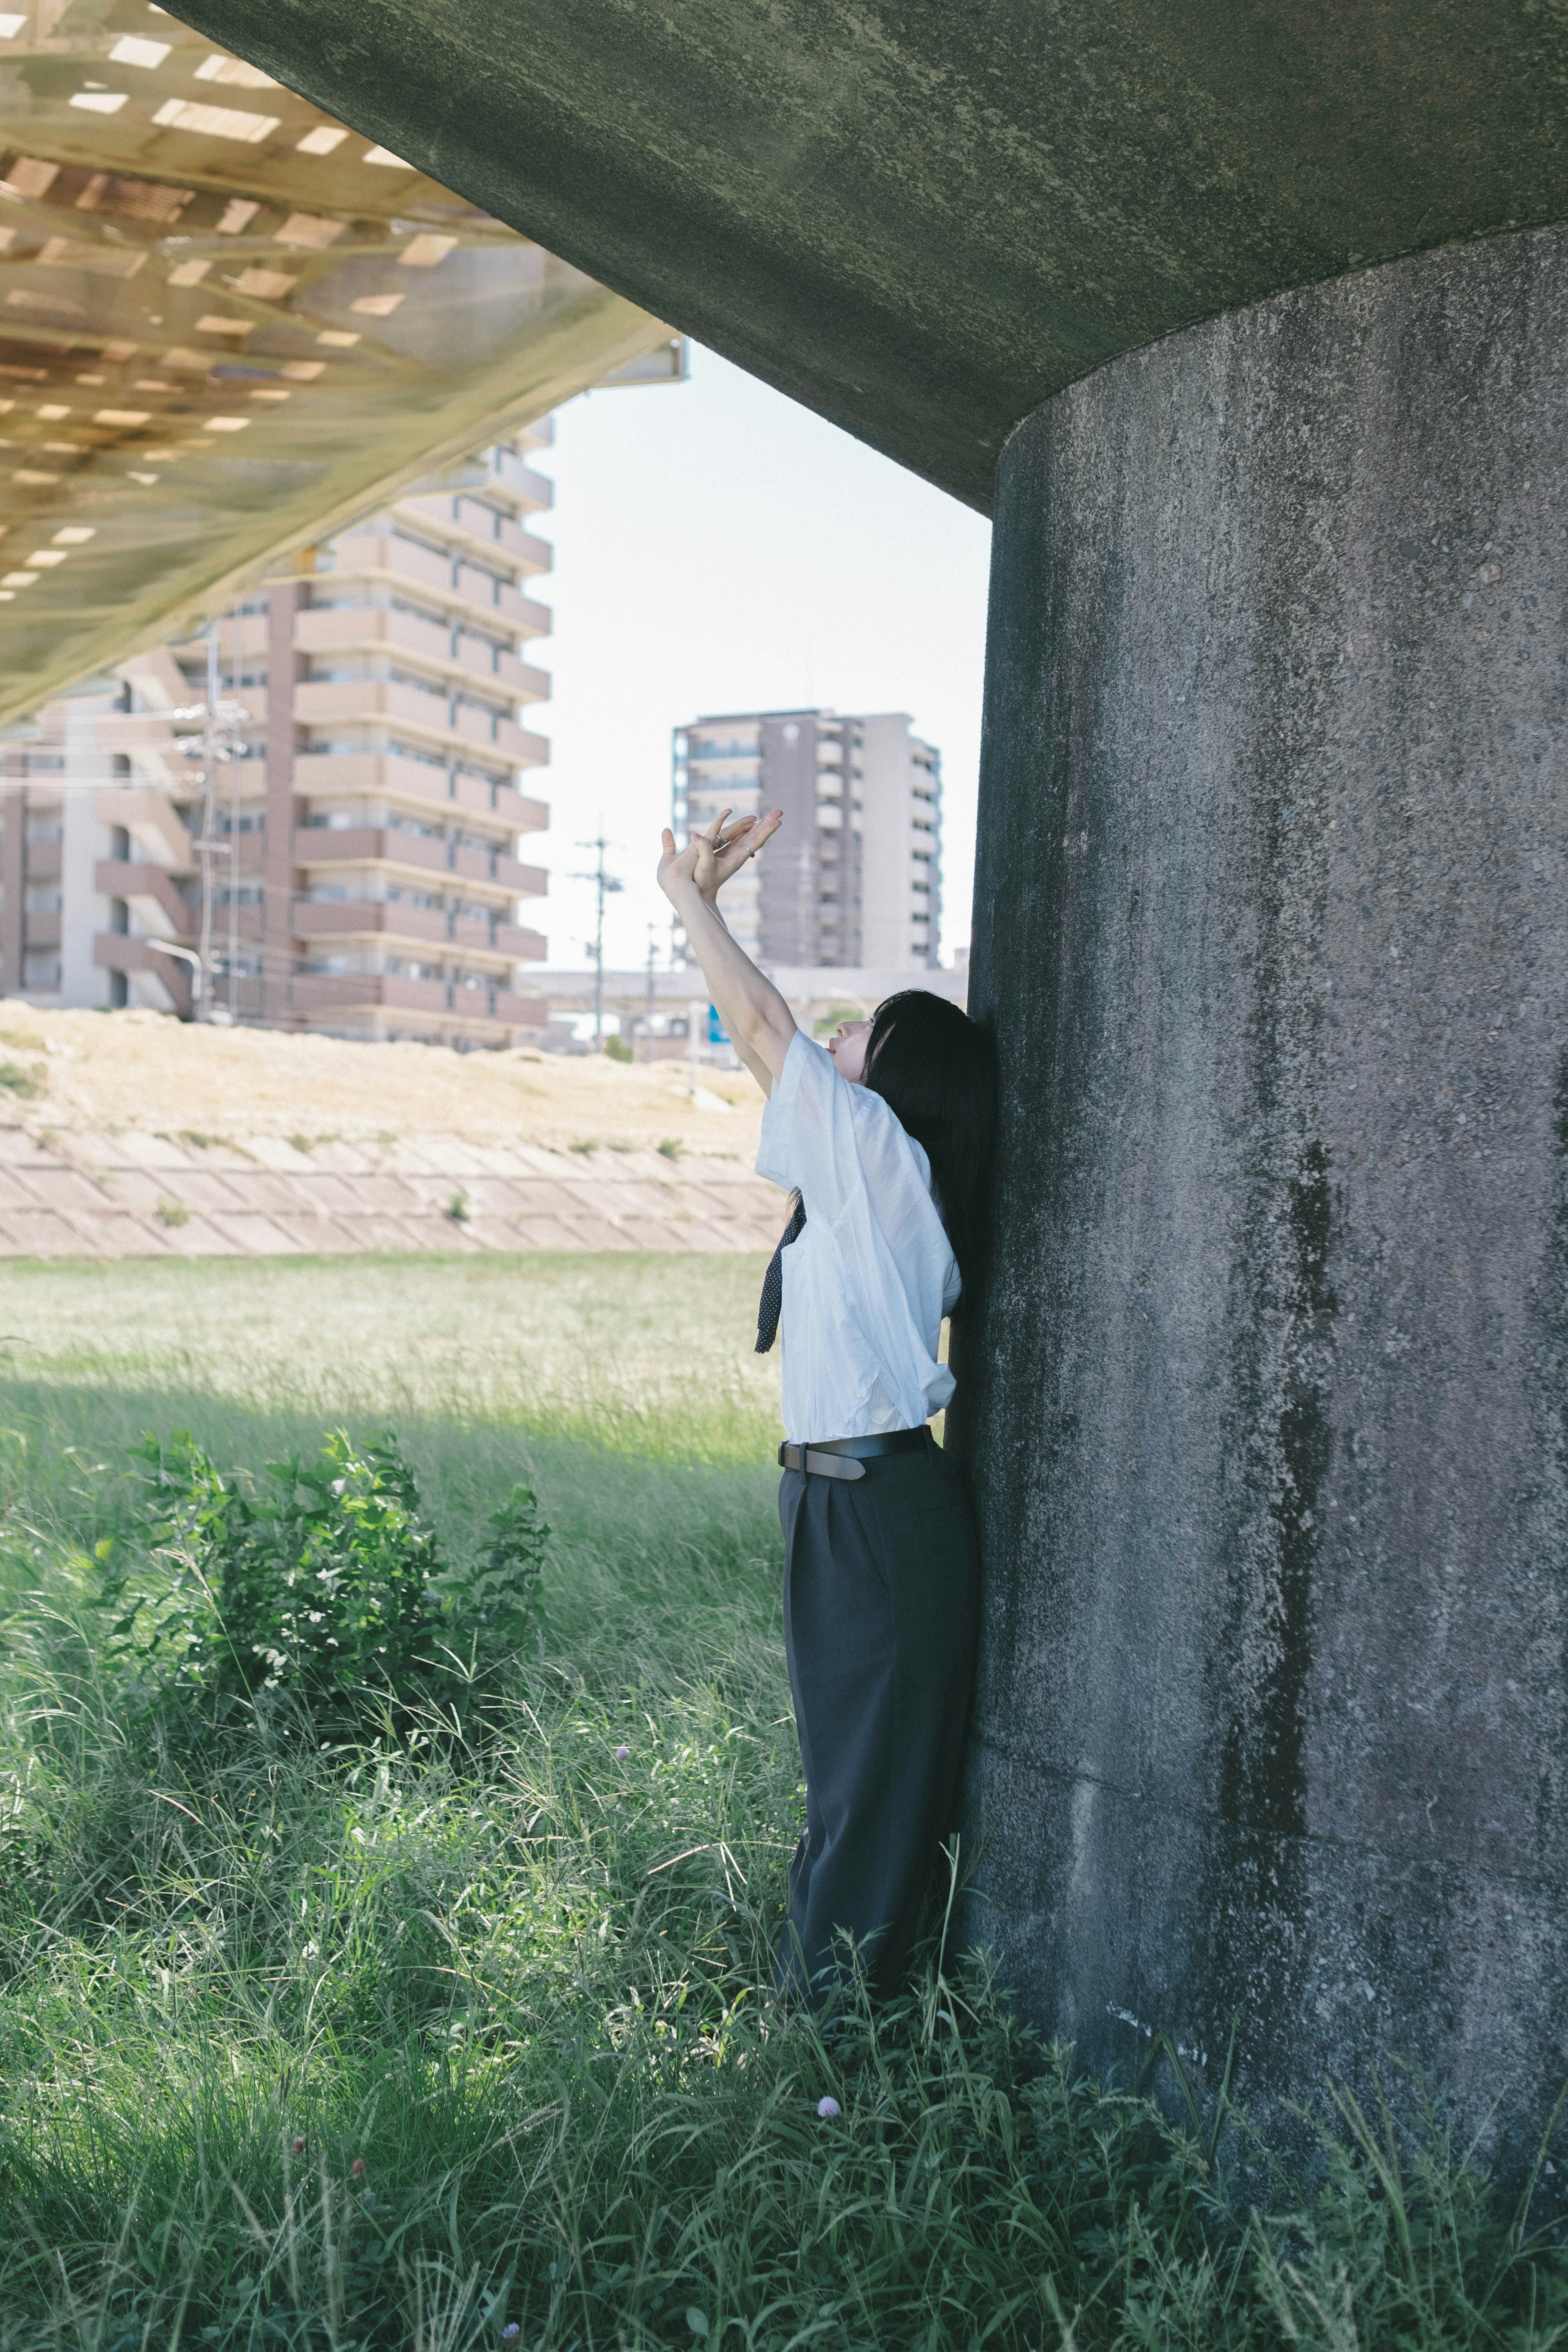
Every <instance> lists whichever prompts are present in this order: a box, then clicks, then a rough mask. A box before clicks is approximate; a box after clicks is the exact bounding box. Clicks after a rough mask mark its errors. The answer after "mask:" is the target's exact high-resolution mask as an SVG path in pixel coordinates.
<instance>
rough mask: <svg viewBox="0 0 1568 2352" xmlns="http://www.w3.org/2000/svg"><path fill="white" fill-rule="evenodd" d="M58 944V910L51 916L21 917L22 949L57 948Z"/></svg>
mask: <svg viewBox="0 0 1568 2352" xmlns="http://www.w3.org/2000/svg"><path fill="white" fill-rule="evenodd" d="M59 943H60V916H59V911H58V908H57V909H56V911H55V912H54V913H53V914H52V915H24V916H23V918H22V945H23V947H24V948H26V949H27V950H34V949H40V948H58V946H59Z"/></svg>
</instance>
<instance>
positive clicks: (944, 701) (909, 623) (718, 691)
mask: <svg viewBox="0 0 1568 2352" xmlns="http://www.w3.org/2000/svg"><path fill="white" fill-rule="evenodd" d="M535 462H536V463H537V464H538V466H539V467H540V470H541V471H542V472H544V473H549V474H551V475H552V476H553V477H554V479H555V484H556V506H555V511H554V513H553V514H552V515H550V516H542V517H540V518H539V520H538V522H537V524H536V526H535V527H536V528H537V529H539V530H540V531H541V534H542V536H544V537H548V538H550V539H552V541H554V544H555V551H556V552H555V571H554V575H553V577H552V578H551V579H550V580H548V581H545V582H542V583H540V584H541V587H542V591H543V593H544V596H545V598H546V600H547V601H548V602H549V603H550V604H552V606H553V608H554V613H555V633H554V636H553V638H552V639H548V640H546V642H545V644H544V645H543V646H542V647H541V648H540V652H541V655H542V661H543V664H544V667H547V668H548V669H549V670H550V672H551V674H552V678H553V681H554V695H553V699H552V701H551V702H550V703H548V704H546V705H545V706H544V707H543V708H542V709H539V710H536V711H534V712H532V713H531V714H530V715H529V719H530V723H531V724H532V725H534V726H536V727H539V728H540V729H541V730H542V732H544V733H546V734H548V735H549V736H550V738H551V739H552V754H551V758H552V764H551V765H550V767H549V768H547V769H546V770H544V772H542V775H540V776H539V778H538V779H537V788H538V789H539V790H540V792H541V793H542V795H543V797H544V798H546V799H547V800H548V801H549V802H550V803H551V807H552V827H551V830H550V832H549V833H548V834H546V835H534V836H532V837H531V840H530V841H529V842H528V843H527V844H526V845H525V847H524V851H523V855H524V856H527V857H530V858H531V859H533V860H535V861H536V862H537V863H539V864H541V865H544V866H549V867H550V868H551V869H552V881H551V895H550V897H549V898H547V899H546V900H545V901H544V902H543V903H542V906H541V907H540V908H539V909H538V910H537V912H535V910H534V909H533V908H530V909H529V910H528V912H529V915H530V917H531V919H533V920H535V921H537V922H539V924H540V927H541V928H542V929H543V930H544V931H545V932H546V934H547V935H548V937H549V940H550V961H551V963H552V965H555V966H558V967H560V966H568V967H577V968H581V966H582V965H583V963H584V961H586V958H585V955H584V943H585V942H586V941H587V940H589V939H591V937H592V934H593V892H592V890H591V889H590V888H589V887H587V886H585V885H584V884H580V883H574V882H571V881H569V880H565V879H561V880H557V879H556V878H555V877H557V876H562V877H564V876H565V875H566V874H568V873H569V872H570V870H571V869H572V868H573V867H574V866H587V865H591V864H592V862H593V861H592V857H591V856H590V855H587V854H585V853H584V852H583V851H582V850H580V849H578V848H577V847H576V846H575V844H576V842H577V841H578V840H579V839H584V838H586V837H587V836H588V835H592V834H594V833H595V832H596V831H597V829H598V818H599V814H600V812H601V810H602V811H603V813H604V819H605V831H606V832H607V833H608V834H609V835H610V836H611V838H612V840H613V841H614V842H615V843H616V845H617V846H616V850H615V852H614V854H613V857H612V860H611V870H612V871H613V872H616V873H618V874H619V875H620V876H621V877H623V878H624V880H625V881H626V886H627V887H626V891H625V893H624V894H623V895H622V896H621V897H619V898H615V899H613V900H612V901H611V902H610V915H609V920H608V923H607V925H606V934H605V937H606V959H605V960H606V961H607V962H611V963H615V964H618V965H624V964H628V963H629V964H638V965H640V964H641V963H642V962H643V961H644V959H645V958H646V956H647V924H648V922H649V920H650V919H657V920H658V921H659V922H660V923H661V926H662V925H663V923H664V922H665V920H666V919H667V918H668V908H667V907H666V905H665V902H664V900H663V899H662V898H660V896H659V894H658V889H657V887H656V886H655V884H654V882H653V879H652V873H653V866H654V864H655V862H656V860H657V856H658V833H659V828H660V826H661V825H662V824H665V823H666V822H667V820H668V806H669V736H670V730H671V728H672V727H674V726H676V725H677V724H678V723H679V722H680V721H682V720H684V719H693V718H695V717H697V716H698V714H699V713H700V712H701V711H706V710H744V709H779V708H782V707H787V706H789V705H800V704H807V705H809V704H814V703H818V702H820V703H825V704H827V705H830V706H831V707H833V708H835V709H839V710H907V711H909V712H910V715H911V717H912V719H913V720H914V723H915V726H916V729H917V730H918V732H920V733H921V734H922V735H924V736H926V737H927V739H928V740H931V741H932V742H934V743H937V744H939V745H940V746H941V749H942V766H943V776H944V781H945V785H946V796H945V797H946V851H945V859H944V864H945V869H946V870H945V874H944V893H943V895H944V898H945V899H946V904H947V913H946V917H945V919H944V922H943V936H942V956H943V961H951V960H952V950H953V948H954V946H955V945H963V944H965V943H967V941H968V938H969V900H970V890H971V885H972V875H973V837H974V785H975V764H976V760H977V757H978V753H979V744H980V687H981V665H982V659H983V655H984V630H985V572H986V564H987V562H988V560H989V552H990V526H989V524H988V523H986V522H985V520H984V519H983V518H982V517H981V516H979V515H977V514H974V513H973V512H972V511H971V509H968V508H967V507H963V506H960V505H959V504H958V503H957V502H956V500H954V499H950V498H947V497H945V496H944V495H943V493H942V491H940V490H934V489H932V488H930V486H929V485H928V484H926V483H924V482H921V481H917V480H916V478H915V477H914V476H913V475H912V474H909V473H906V472H905V471H904V470H903V468H902V467H899V466H895V465H893V464H892V463H891V462H890V461H889V459H888V458H886V457H879V456H878V455H877V453H876V452H875V451H873V450H871V449H868V448H867V447H865V446H864V445H863V444H862V443H860V442H858V441H856V440H853V439H852V438H851V437H850V436H849V435H848V434H847V433H841V432H840V431H839V430H838V429H837V427H836V426H834V425H826V424H824V423H823V421H822V420H821V419H820V418H819V417H816V416H814V415H812V414H811V413H810V412H809V411H808V410H806V409H805V408H801V407H798V406H797V405H796V404H795V402H793V401H789V400H786V399H784V397H783V395H782V394H778V393H776V392H773V391H770V390H769V389H768V388H767V387H766V386H765V385H763V384H761V383H757V382H756V381H755V380H754V379H753V378H752V377H750V376H748V375H746V374H744V373H742V371H741V370H740V369H738V368H734V367H731V366H730V365H729V363H728V362H726V361H724V360H721V359H720V358H718V357H717V356H716V355H715V354H714V353H712V352H707V351H702V350H700V349H698V350H694V351H693V352H692V354H691V379H690V381H689V383H683V384H669V385H657V386H648V387H639V388H637V389H627V390H618V391H613V392H597V393H590V394H587V395H586V396H585V397H584V398H583V399H580V400H576V401H574V402H573V403H572V404H570V406H568V407H566V408H564V409H563V410H562V411H561V412H560V413H559V415H558V416H557V418H556V446H555V447H554V448H553V449H552V450H549V451H546V452H542V453H541V454H540V456H539V457H538V458H537V459H536V460H535ZM661 939H662V940H668V931H667V930H661ZM662 960H663V959H662V956H661V961H662Z"/></svg>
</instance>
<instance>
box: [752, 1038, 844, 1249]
mask: <svg viewBox="0 0 1568 2352" xmlns="http://www.w3.org/2000/svg"><path fill="white" fill-rule="evenodd" d="M849 1093H850V1087H849V1081H848V1080H847V1078H841V1077H840V1076H839V1075H838V1073H837V1070H836V1069H835V1068H834V1066H833V1056H832V1055H831V1054H829V1053H827V1052H826V1050H825V1049H824V1048H823V1047H822V1046H821V1045H815V1044H814V1043H813V1041H812V1040H811V1039H810V1038H809V1037H808V1036H807V1035H806V1034H805V1030H804V1029H797V1030H796V1031H795V1035H794V1036H793V1037H792V1038H791V1039H790V1045H789V1051H788V1053H787V1054H786V1055H784V1068H783V1069H782V1070H781V1071H780V1072H779V1076H778V1083H777V1085H776V1086H775V1087H774V1088H773V1092H772V1094H771V1095H770V1096H769V1097H768V1100H767V1108H765V1109H764V1111H763V1133H762V1142H761V1144H760V1146H759V1148H758V1151H757V1173H758V1175H759V1176H765V1177H766V1178H767V1179H768V1181H769V1182H770V1183H773V1184H786V1185H788V1186H789V1187H790V1188H791V1190H792V1191H794V1192H799V1193H800V1194H801V1195H802V1196H803V1198H804V1199H805V1204H806V1214H807V1215H808V1216H820V1217H826V1218H828V1219H831V1218H833V1217H835V1216H837V1213H838V1211H839V1209H840V1208H841V1207H842V1206H843V1204H844V1202H845V1200H846V1197H847V1194H848V1192H851V1191H853V1190H855V1189H858V1187H859V1186H860V1185H861V1183H862V1181H863V1180H862V1177H861V1173H860V1167H859V1160H858V1153H857V1151H856V1149H855V1135H854V1123H853V1118H852V1115H851V1106H850V1104H849V1103H848V1101H847V1097H848V1095H849Z"/></svg>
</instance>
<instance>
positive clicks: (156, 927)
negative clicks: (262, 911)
mask: <svg viewBox="0 0 1568 2352" xmlns="http://www.w3.org/2000/svg"><path fill="white" fill-rule="evenodd" d="M225 862H227V861H225ZM92 887H93V888H94V889H95V890H99V891H101V892H102V894H103V896H104V897H105V898H123V899H124V901H125V904H126V906H127V907H128V908H130V910H131V912H132V915H133V916H134V917H135V918H136V920H137V921H138V922H139V923H140V924H141V925H142V929H144V930H149V931H157V932H162V933H164V934H167V935H172V936H173V937H174V939H177V940H184V938H185V937H186V936H187V934H190V935H192V936H194V934H195V929H196V927H197V923H198V920H199V916H198V912H197V909H196V908H195V907H193V906H192V905H191V904H190V903H189V901H188V900H186V899H184V898H181V896H180V893H179V891H178V890H177V889H176V887H175V886H174V879H173V877H172V876H171V875H170V873H169V869H168V867H167V866H152V865H149V864H148V863H147V862H146V860H145V859H140V860H138V859H134V858H124V857H100V859H99V861H98V863H97V865H96V866H94V867H93V870H92ZM225 912H227V909H225Z"/></svg>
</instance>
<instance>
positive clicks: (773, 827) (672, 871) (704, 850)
mask: <svg viewBox="0 0 1568 2352" xmlns="http://www.w3.org/2000/svg"><path fill="white" fill-rule="evenodd" d="M730 816H731V811H730V810H729V809H726V810H725V811H724V812H723V814H722V815H721V816H720V817H719V818H718V819H717V820H716V822H715V823H714V824H713V825H712V826H711V827H710V830H709V831H708V832H707V833H696V832H694V833H693V834H692V835H691V836H690V838H689V841H688V842H687V845H686V846H685V848H684V849H677V847H676V845H675V835H674V834H673V833H671V831H670V830H669V827H668V825H666V827H665V829H664V854H663V856H661V857H660V859H659V861H658V887H659V888H660V889H661V890H662V891H663V892H664V895H665V897H666V898H668V899H670V900H672V901H675V902H676V903H679V890H680V887H681V885H682V884H683V883H687V884H690V885H691V886H692V887H695V888H696V889H697V890H698V891H699V892H700V895H701V896H702V897H703V898H706V899H707V901H708V903H709V905H710V906H711V905H712V904H713V902H714V900H715V899H716V898H718V896H719V893H720V891H721V889H722V888H723V887H724V885H725V883H726V882H728V881H729V879H730V877H731V875H734V874H738V873H739V872H740V870H741V868H742V866H744V865H745V864H746V862H747V860H748V859H749V858H752V857H754V856H756V854H757V852H758V850H759V849H761V848H762V846H763V843H764V842H766V841H771V840H772V838H773V835H774V834H775V833H776V832H777V831H778V829H779V827H780V825H781V824H783V823H784V811H783V810H782V809H770V810H769V811H768V814H766V816H746V817H741V818H739V819H738V820H737V821H736V823H735V824H733V825H731V824H730V822H729V820H730Z"/></svg>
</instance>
